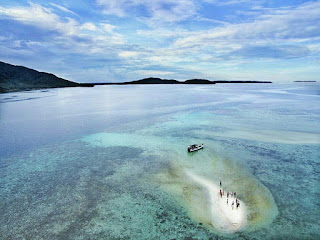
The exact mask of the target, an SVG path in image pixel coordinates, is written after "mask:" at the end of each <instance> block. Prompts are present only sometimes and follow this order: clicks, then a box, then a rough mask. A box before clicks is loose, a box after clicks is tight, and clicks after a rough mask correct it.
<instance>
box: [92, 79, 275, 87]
mask: <svg viewBox="0 0 320 240" xmlns="http://www.w3.org/2000/svg"><path fill="white" fill-rule="evenodd" d="M216 83H272V82H269V81H226V80H219V81H210V80H207V79H189V80H186V81H182V82H181V81H178V80H174V79H161V78H153V77H150V78H144V79H141V80H136V81H131V82H115V83H92V84H93V85H130V84H216Z"/></svg>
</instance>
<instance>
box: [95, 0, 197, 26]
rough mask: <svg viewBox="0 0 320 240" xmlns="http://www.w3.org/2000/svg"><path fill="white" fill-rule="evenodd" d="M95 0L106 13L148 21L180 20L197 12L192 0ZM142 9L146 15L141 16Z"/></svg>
mask: <svg viewBox="0 0 320 240" xmlns="http://www.w3.org/2000/svg"><path fill="white" fill-rule="evenodd" d="M96 2H97V4H98V5H100V6H102V7H103V10H104V13H105V14H107V15H115V16H118V17H128V16H131V17H136V18H138V19H143V20H146V21H147V20H149V21H150V23H151V22H153V23H154V22H156V21H160V22H177V21H182V20H185V19H188V18H190V17H191V16H194V15H195V14H196V13H197V5H196V3H195V2H194V1H192V0H179V1H176V0H153V1H149V0H124V1H118V0H96ZM139 10H140V11H139ZM142 11H144V12H145V13H144V14H145V15H148V16H141V15H142V14H141V12H142ZM137 12H139V13H140V14H137Z"/></svg>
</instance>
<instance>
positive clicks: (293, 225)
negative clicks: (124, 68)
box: [0, 83, 320, 239]
mask: <svg viewBox="0 0 320 240" xmlns="http://www.w3.org/2000/svg"><path fill="white" fill-rule="evenodd" d="M319 90H320V86H319V85H318V84H314V83H310V84H298V83H295V84H286V85H285V84H257V85H255V84H220V85H215V86H160V85H156V86H101V87H95V88H69V89H54V90H49V91H47V92H43V91H31V92H22V93H10V94H2V95H0V121H1V122H0V133H1V135H0V186H1V187H0V216H1V218H0V239H23V238H26V239H89V238H90V239H187V238H189V239H210V238H211V239H215V238H219V239H318V238H319V237H320V229H319V224H318V216H319V214H320V210H319V200H318V199H319V197H320V190H319V187H318V185H319V162H320V110H319V100H320V95H319V92H320V91H319ZM191 143H205V148H204V149H203V150H201V151H199V152H196V153H192V154H188V153H187V152H186V146H187V145H189V144H191ZM186 170H188V171H192V172H194V173H196V174H197V175H199V176H202V177H204V178H206V179H208V180H209V181H211V182H212V183H214V184H217V183H218V182H219V181H220V180H222V183H223V187H224V188H225V189H226V190H228V191H236V192H237V195H238V197H239V199H241V201H243V202H244V204H246V208H247V214H248V215H247V222H246V225H245V226H244V227H243V228H241V230H238V231H236V232H224V231H221V229H219V227H218V226H217V225H216V224H215V222H216V221H219V219H218V216H217V217H216V219H214V217H215V216H209V215H208V212H210V211H209V209H210V206H209V203H208V196H207V194H206V192H205V191H204V190H203V189H201V188H200V187H199V186H198V185H197V184H195V183H194V182H193V181H192V180H191V179H190V178H188V176H187V175H186V174H185V171H186ZM212 217H213V220H214V221H213V220H212ZM208 219H209V220H208Z"/></svg>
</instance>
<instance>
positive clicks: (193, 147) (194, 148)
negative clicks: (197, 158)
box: [188, 143, 204, 152]
mask: <svg viewBox="0 0 320 240" xmlns="http://www.w3.org/2000/svg"><path fill="white" fill-rule="evenodd" d="M203 145H204V144H203V143H202V144H200V145H198V144H193V145H190V146H188V152H195V151H198V150H200V149H202V148H203Z"/></svg>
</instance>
